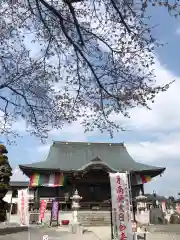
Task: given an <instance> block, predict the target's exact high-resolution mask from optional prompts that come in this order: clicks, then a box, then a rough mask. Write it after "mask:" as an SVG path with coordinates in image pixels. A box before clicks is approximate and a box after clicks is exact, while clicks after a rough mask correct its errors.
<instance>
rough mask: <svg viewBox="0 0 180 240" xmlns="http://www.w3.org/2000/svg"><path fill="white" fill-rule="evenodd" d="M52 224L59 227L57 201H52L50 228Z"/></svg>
mask: <svg viewBox="0 0 180 240" xmlns="http://www.w3.org/2000/svg"><path fill="white" fill-rule="evenodd" d="M53 222H56V224H57V226H58V225H59V202H58V201H57V200H53V201H52V208H51V219H50V226H51V225H52V223H53Z"/></svg>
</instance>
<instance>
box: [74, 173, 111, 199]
mask: <svg viewBox="0 0 180 240" xmlns="http://www.w3.org/2000/svg"><path fill="white" fill-rule="evenodd" d="M77 189H79V193H80V195H81V196H82V200H81V202H89V203H103V202H104V201H107V200H109V199H110V198H111V194H110V182H109V175H108V173H107V172H106V171H105V170H103V169H89V171H87V172H86V173H84V174H83V177H82V178H81V179H80V180H79V181H78V182H77Z"/></svg>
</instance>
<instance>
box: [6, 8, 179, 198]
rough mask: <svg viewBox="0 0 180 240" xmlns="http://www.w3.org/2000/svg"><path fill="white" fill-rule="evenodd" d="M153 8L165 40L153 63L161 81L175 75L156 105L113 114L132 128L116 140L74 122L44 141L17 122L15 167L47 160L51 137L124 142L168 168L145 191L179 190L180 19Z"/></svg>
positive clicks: (173, 192)
mask: <svg viewBox="0 0 180 240" xmlns="http://www.w3.org/2000/svg"><path fill="white" fill-rule="evenodd" d="M149 13H150V15H151V16H152V19H151V21H150V23H151V24H152V25H155V24H159V26H157V27H156V28H155V29H154V30H153V32H154V34H155V36H156V37H157V38H158V39H159V40H161V41H162V42H164V43H166V42H167V44H166V45H165V46H164V47H163V48H160V49H158V50H157V51H156V64H155V66H154V67H155V73H156V75H157V82H158V83H161V84H162V83H168V82H170V81H172V80H174V79H175V80H176V82H175V83H174V84H173V86H172V87H171V88H170V89H169V91H168V92H166V93H162V94H160V95H159V96H158V97H157V99H156V103H155V104H154V105H153V110H152V111H148V110H145V109H133V110H132V111H131V119H130V120H125V119H123V118H122V117H121V116H114V118H115V119H116V121H121V122H123V123H124V124H125V125H126V126H127V127H128V129H129V131H127V132H123V133H122V132H120V133H118V134H115V136H114V139H110V138H109V136H108V134H106V133H104V134H100V133H99V132H98V131H95V132H92V133H88V134H84V132H83V128H82V126H81V125H80V124H79V123H78V122H76V123H74V124H72V125H67V126H65V127H64V129H63V130H62V131H56V130H54V131H52V132H51V133H50V135H49V138H48V139H47V143H46V144H44V145H43V144H41V143H40V140H39V139H36V138H35V137H32V136H29V135H28V133H26V131H25V125H24V124H23V122H17V123H16V124H15V125H14V129H16V130H17V131H18V132H19V133H20V135H22V137H21V138H18V139H16V145H12V146H8V149H9V155H8V156H9V160H10V163H11V165H12V167H13V168H15V167H16V166H17V165H18V164H23V163H31V162H36V161H41V160H45V158H46V156H47V153H48V150H49V145H50V144H51V143H52V141H53V140H62V141H63V140H64V141H101V142H107V141H109V142H124V143H125V145H126V146H127V149H128V151H129V153H130V154H131V156H132V157H133V158H134V159H135V160H136V161H139V162H143V163H148V164H152V165H157V166H165V167H167V170H166V171H165V173H164V174H163V176H162V177H157V178H156V179H153V180H152V182H151V183H149V184H146V187H145V190H146V192H152V191H153V190H155V191H156V192H157V193H158V194H163V195H176V194H177V192H178V191H180V186H179V182H180V174H179V171H180V112H179V111H178V105H180V94H179V93H180V80H179V76H180V61H179V56H180V48H179V43H180V18H179V19H175V18H173V17H170V16H169V15H168V13H167V11H166V10H163V9H161V8H159V9H155V8H152V9H150V10H149ZM4 141H5V139H4ZM17 176H18V175H17Z"/></svg>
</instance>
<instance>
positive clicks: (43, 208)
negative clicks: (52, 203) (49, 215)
mask: <svg viewBox="0 0 180 240" xmlns="http://www.w3.org/2000/svg"><path fill="white" fill-rule="evenodd" d="M46 206H47V202H46V201H45V200H41V201H40V220H41V221H42V220H43V219H44V214H45V211H46Z"/></svg>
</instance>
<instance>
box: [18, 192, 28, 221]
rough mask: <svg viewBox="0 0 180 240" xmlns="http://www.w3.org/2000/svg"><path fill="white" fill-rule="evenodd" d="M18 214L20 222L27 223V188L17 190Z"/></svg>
mask: <svg viewBox="0 0 180 240" xmlns="http://www.w3.org/2000/svg"><path fill="white" fill-rule="evenodd" d="M18 214H19V217H20V224H21V225H24V226H27V225H29V192H28V189H22V190H18Z"/></svg>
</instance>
